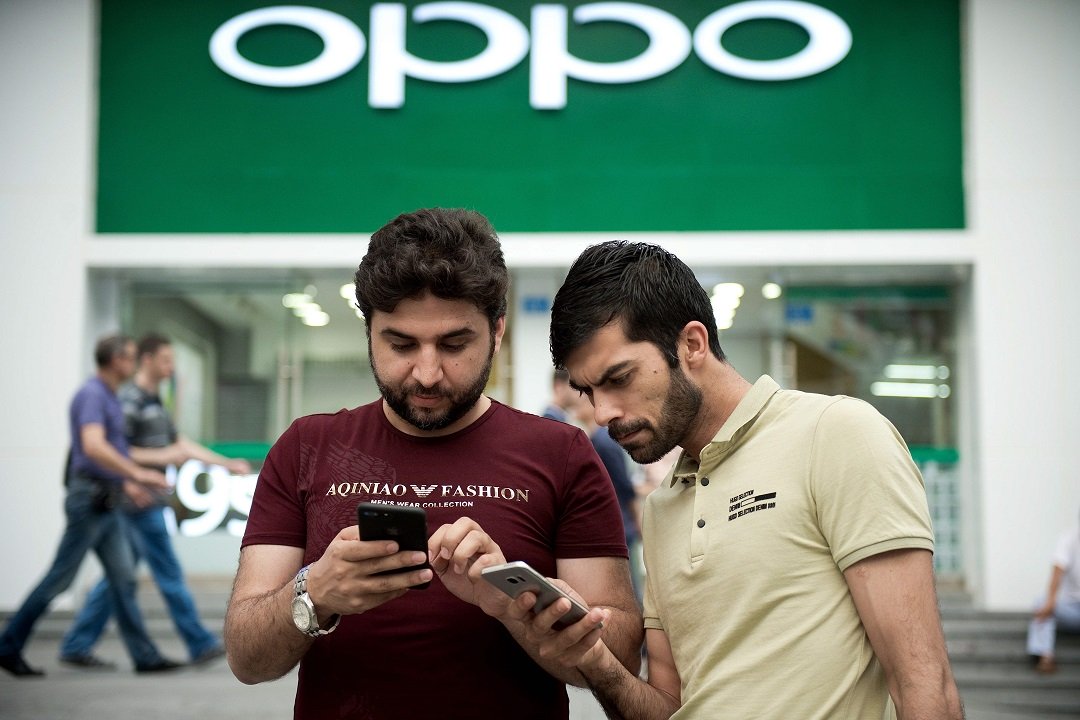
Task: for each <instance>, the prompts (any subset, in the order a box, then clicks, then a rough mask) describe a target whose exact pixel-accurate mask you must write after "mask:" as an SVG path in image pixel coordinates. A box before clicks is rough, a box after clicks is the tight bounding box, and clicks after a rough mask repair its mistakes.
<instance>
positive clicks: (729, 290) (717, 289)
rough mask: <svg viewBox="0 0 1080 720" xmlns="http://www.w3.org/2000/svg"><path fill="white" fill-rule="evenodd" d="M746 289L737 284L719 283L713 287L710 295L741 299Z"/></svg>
mask: <svg viewBox="0 0 1080 720" xmlns="http://www.w3.org/2000/svg"><path fill="white" fill-rule="evenodd" d="M744 292H746V289H745V288H744V287H743V286H742V285H740V284H739V283H737V282H726V283H720V284H719V285H713V289H712V294H713V297H735V298H741V297H742V296H743V293H744Z"/></svg>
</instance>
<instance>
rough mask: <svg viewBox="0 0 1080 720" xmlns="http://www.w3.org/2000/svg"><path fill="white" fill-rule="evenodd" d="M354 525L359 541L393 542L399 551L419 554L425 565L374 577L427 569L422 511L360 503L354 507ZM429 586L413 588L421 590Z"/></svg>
mask: <svg viewBox="0 0 1080 720" xmlns="http://www.w3.org/2000/svg"><path fill="white" fill-rule="evenodd" d="M356 524H357V525H358V526H359V527H360V539H361V540H393V541H394V542H396V543H397V544H398V547H400V548H401V549H402V550H419V551H420V552H422V553H424V557H425V559H424V562H423V563H421V564H420V565H414V566H412V567H403V568H397V569H396V570H384V571H383V572H381V573H376V574H377V575H390V574H394V573H403V572H409V571H411V570H420V569H422V568H429V567H431V565H430V564H429V563H428V561H427V559H426V558H427V541H428V531H427V513H425V512H424V509H423V508H418V507H407V506H399V505H382V504H379V503H367V502H363V503H360V504H359V505H357V506H356ZM430 584H431V582H430V581H429V582H426V583H421V584H419V585H413V586H412V587H414V588H416V589H418V590H422V589H424V588H426V587H427V586H428V585H430Z"/></svg>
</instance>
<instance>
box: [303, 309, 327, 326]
mask: <svg viewBox="0 0 1080 720" xmlns="http://www.w3.org/2000/svg"><path fill="white" fill-rule="evenodd" d="M300 321H301V322H303V323H304V324H305V325H309V326H311V327H323V326H324V325H328V324H329V323H330V316H329V315H327V314H326V313H324V312H323V311H321V310H319V311H318V312H311V313H308V314H306V315H304V317H302V318H300Z"/></svg>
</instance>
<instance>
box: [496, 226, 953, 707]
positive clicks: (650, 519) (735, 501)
mask: <svg viewBox="0 0 1080 720" xmlns="http://www.w3.org/2000/svg"><path fill="white" fill-rule="evenodd" d="M551 349H552V358H553V360H554V362H555V365H556V366H557V367H558V366H562V367H566V368H567V369H568V370H569V373H570V382H571V384H572V386H574V387H575V388H577V389H579V390H580V391H581V392H583V393H584V394H585V395H586V396H588V397H589V399H590V400H591V402H592V404H593V410H594V415H595V418H596V421H597V423H598V424H600V425H606V426H607V427H608V430H609V432H610V433H611V436H612V437H613V438H614V439H615V440H616V441H617V442H619V444H620V445H622V446H623V447H624V448H625V449H626V450H627V451H628V452H629V453H630V455H631V457H633V458H634V460H636V461H637V462H639V463H648V462H653V461H655V460H657V459H659V458H660V457H662V456H663V455H664V454H666V453H667V452H668V451H670V450H671V449H672V448H673V447H675V446H680V447H682V448H683V453H682V455H681V457H680V458H679V461H678V462H677V463H676V465H675V467H674V468H673V469H672V472H671V474H670V475H669V477H668V479H667V481H666V482H663V483H661V486H660V487H659V488H658V489H657V490H656V491H655V492H654V493H653V494H652V495H651V496H650V497H649V498H648V500H647V502H646V508H645V514H644V527H643V529H642V534H643V538H644V543H645V565H646V568H647V570H648V574H647V584H646V594H645V627H646V644H647V648H648V659H649V666H648V681H647V682H646V681H642V680H639V679H638V678H637V677H636V675H635V674H633V673H630V672H628V671H627V670H626V669H625V668H623V667H622V666H621V665H620V664H619V663H618V661H617V660H616V659H615V658H614V657H613V656H612V654H611V653H610V652H609V651H608V650H607V648H606V647H605V645H604V643H603V641H602V639H601V640H600V641H595V636H594V635H593V636H589V635H586V634H585V633H582V632H580V631H577V632H576V634H575V633H569V632H567V633H562V634H561V635H548V634H546V631H547V630H548V629H549V628H550V625H551V623H552V622H553V620H554V616H555V614H556V612H557V610H558V609H557V608H556V610H554V611H543V612H540V613H538V614H536V615H534V616H533V619H532V624H531V634H532V637H533V638H535V640H536V642H538V643H541V644H543V645H544V646H545V647H544V651H545V653H546V656H551V657H558V658H559V661H560V662H562V663H564V664H566V665H569V666H574V667H576V668H578V669H579V670H580V671H581V672H582V674H583V675H584V676H585V678H586V679H587V681H588V683H589V685H590V687H592V689H593V691H594V693H595V694H596V696H597V697H598V698H599V700H600V702H601V703H602V704H603V705H604V706H605V708H606V709H607V710H608V712H609V713H610V714H611V715H612V717H625V718H668V717H673V716H674V717H679V718H714V717H734V718H751V717H754V718H781V717H782V718H800V720H813V719H815V718H817V719H821V720H825V719H826V718H874V719H875V720H876V719H877V718H894V717H897V718H901V719H902V720H910V719H913V718H935V719H941V718H947V719H948V718H961V717H962V716H963V711H962V709H961V705H960V699H959V695H958V693H957V690H956V685H955V681H954V680H953V676H952V671H951V669H950V667H949V660H948V656H947V654H946V650H945V642H944V638H943V635H942V631H941V624H940V618H939V615H938V610H937V602H936V598H935V593H934V577H933V565H932V562H931V558H932V552H933V533H932V530H931V527H930V519H929V512H928V509H927V503H926V497H925V493H924V490H923V485H922V478H921V476H920V475H919V472H918V469H917V468H916V467H915V465H914V464H913V462H912V460H911V457H910V454H909V453H908V451H907V448H906V446H905V445H904V442H903V440H902V439H901V438H900V436H899V435H898V434H897V432H896V430H895V429H894V428H893V427H892V425H891V424H889V422H888V421H887V420H886V419H885V418H883V417H882V416H881V415H880V414H879V413H877V411H875V410H874V409H873V408H872V407H871V406H869V405H867V404H866V403H864V402H862V401H860V400H855V399H853V398H846V397H826V396H822V395H813V394H808V393H802V392H798V391H792V390H783V389H781V388H780V387H779V386H778V385H777V384H776V383H775V382H774V381H773V380H772V379H771V378H769V377H767V376H764V377H762V378H761V379H759V380H758V381H757V382H756V383H754V384H751V383H750V382H748V381H747V380H745V379H743V378H742V377H741V376H740V375H739V374H738V373H737V372H736V371H735V369H734V368H733V367H732V366H731V365H730V364H729V363H728V362H727V361H726V359H725V357H724V354H723V351H722V350H721V348H720V344H719V340H718V338H717V333H716V322H715V319H714V317H713V312H712V308H711V305H710V302H709V298H708V296H707V295H706V293H705V291H704V290H703V289H702V288H701V286H700V284H699V283H698V282H697V280H696V278H695V277H694V274H693V271H692V270H690V268H689V267H687V266H686V265H685V264H684V263H682V262H681V261H680V260H679V259H678V258H676V257H675V256H674V255H672V254H671V253H668V252H666V251H665V250H662V249H661V248H659V247H656V246H653V245H647V244H644V243H626V242H609V243H603V244H600V245H596V246H593V247H590V248H588V249H586V251H585V252H584V253H582V255H581V256H580V257H579V258H578V259H577V261H576V262H575V263H574V265H573V267H572V268H571V269H570V273H569V275H568V276H567V278H566V281H565V283H564V284H563V287H562V288H561V289H560V290H559V292H558V294H557V295H556V297H555V301H554V303H553V305H552V324H551ZM528 605H529V601H528V600H523V601H521V602H519V603H517V604H516V605H515V607H516V609H517V611H518V612H520V613H521V614H522V616H523V617H524V616H527V615H528V613H527V611H528Z"/></svg>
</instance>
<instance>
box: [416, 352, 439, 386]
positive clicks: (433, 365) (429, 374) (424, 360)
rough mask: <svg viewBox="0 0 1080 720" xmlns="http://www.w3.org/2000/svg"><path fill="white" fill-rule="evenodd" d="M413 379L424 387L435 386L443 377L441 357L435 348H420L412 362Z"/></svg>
mask: <svg viewBox="0 0 1080 720" xmlns="http://www.w3.org/2000/svg"><path fill="white" fill-rule="evenodd" d="M412 376H413V379H414V380H416V382H418V383H420V384H421V385H423V386H424V387H426V388H430V387H435V386H436V385H438V384H439V381H441V380H442V378H443V371H442V358H441V357H440V356H439V352H438V350H436V349H435V348H422V349H421V350H420V353H419V355H418V356H417V358H416V362H415V363H413V370H412Z"/></svg>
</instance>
